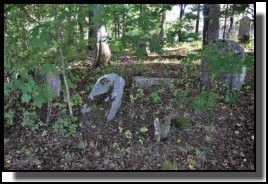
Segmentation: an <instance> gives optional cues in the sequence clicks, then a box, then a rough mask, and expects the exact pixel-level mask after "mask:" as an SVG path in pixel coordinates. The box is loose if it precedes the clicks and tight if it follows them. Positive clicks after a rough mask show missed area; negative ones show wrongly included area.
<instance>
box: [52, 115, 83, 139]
mask: <svg viewBox="0 0 268 184" xmlns="http://www.w3.org/2000/svg"><path fill="white" fill-rule="evenodd" d="M76 121H77V117H67V118H62V119H59V120H58V121H56V122H55V124H54V125H53V128H54V129H55V130H57V131H58V132H59V133H60V134H61V135H62V136H67V135H73V134H75V133H76V130H77V127H78V126H77V124H76Z"/></svg>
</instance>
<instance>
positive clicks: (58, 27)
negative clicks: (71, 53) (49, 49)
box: [53, 5, 73, 116]
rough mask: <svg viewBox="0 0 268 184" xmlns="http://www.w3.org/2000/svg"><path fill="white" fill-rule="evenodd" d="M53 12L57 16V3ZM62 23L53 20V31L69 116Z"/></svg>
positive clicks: (71, 112)
mask: <svg viewBox="0 0 268 184" xmlns="http://www.w3.org/2000/svg"><path fill="white" fill-rule="evenodd" d="M53 13H54V16H55V17H57V5H53ZM61 28H62V25H61V24H60V21H59V20H57V18H56V21H55V33H56V35H57V36H56V38H57V43H58V46H57V50H58V52H59V54H60V61H61V69H62V75H63V79H64V84H65V88H66V93H67V101H68V107H69V113H70V116H73V110H72V105H71V99H70V92H69V86H68V82H67V77H66V71H65V70H66V67H65V59H64V54H63V51H62V50H63V49H62V30H61Z"/></svg>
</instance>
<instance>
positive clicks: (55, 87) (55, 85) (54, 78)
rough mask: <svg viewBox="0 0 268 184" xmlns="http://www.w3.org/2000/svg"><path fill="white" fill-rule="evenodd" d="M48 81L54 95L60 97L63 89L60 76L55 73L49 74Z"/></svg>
mask: <svg viewBox="0 0 268 184" xmlns="http://www.w3.org/2000/svg"><path fill="white" fill-rule="evenodd" d="M46 82H47V84H48V88H49V91H50V92H51V93H52V95H53V97H59V96H60V90H61V79H60V76H59V75H55V74H47V75H46Z"/></svg>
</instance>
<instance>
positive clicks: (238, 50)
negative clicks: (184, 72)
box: [200, 40, 246, 89]
mask: <svg viewBox="0 0 268 184" xmlns="http://www.w3.org/2000/svg"><path fill="white" fill-rule="evenodd" d="M213 42H214V43H217V42H223V43H225V46H224V47H223V48H221V49H220V50H218V51H217V53H216V52H215V53H213V54H212V55H210V56H203V57H202V59H201V68H200V72H201V76H202V78H203V81H204V82H205V84H206V85H211V78H212V76H211V73H212V72H213V71H209V70H208V68H207V67H206V63H207V62H208V60H209V58H210V57H217V56H216V55H217V54H220V55H222V56H223V57H224V55H225V54H230V53H231V54H234V55H237V56H239V57H240V58H241V60H240V61H238V62H237V61H236V62H237V63H234V62H235V61H234V62H232V61H231V62H230V63H231V64H232V65H234V66H235V67H240V68H241V73H228V72H224V73H223V74H222V75H220V76H219V77H217V78H215V80H217V81H220V82H223V83H225V84H227V85H228V86H229V87H230V88H236V89H240V88H241V86H242V85H243V83H244V79H245V76H246V67H245V66H244V59H245V52H244V49H243V48H242V47H241V46H240V45H239V44H238V43H236V42H235V41H231V40H218V41H213ZM211 43H212V42H211ZM219 63H220V62H219ZM217 67H218V69H217V70H219V71H221V70H222V66H221V64H218V66H217Z"/></svg>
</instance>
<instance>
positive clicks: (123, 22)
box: [122, 13, 126, 37]
mask: <svg viewBox="0 0 268 184" xmlns="http://www.w3.org/2000/svg"><path fill="white" fill-rule="evenodd" d="M125 16H126V14H125V13H124V14H123V17H122V36H123V37H124V36H125Z"/></svg>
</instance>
